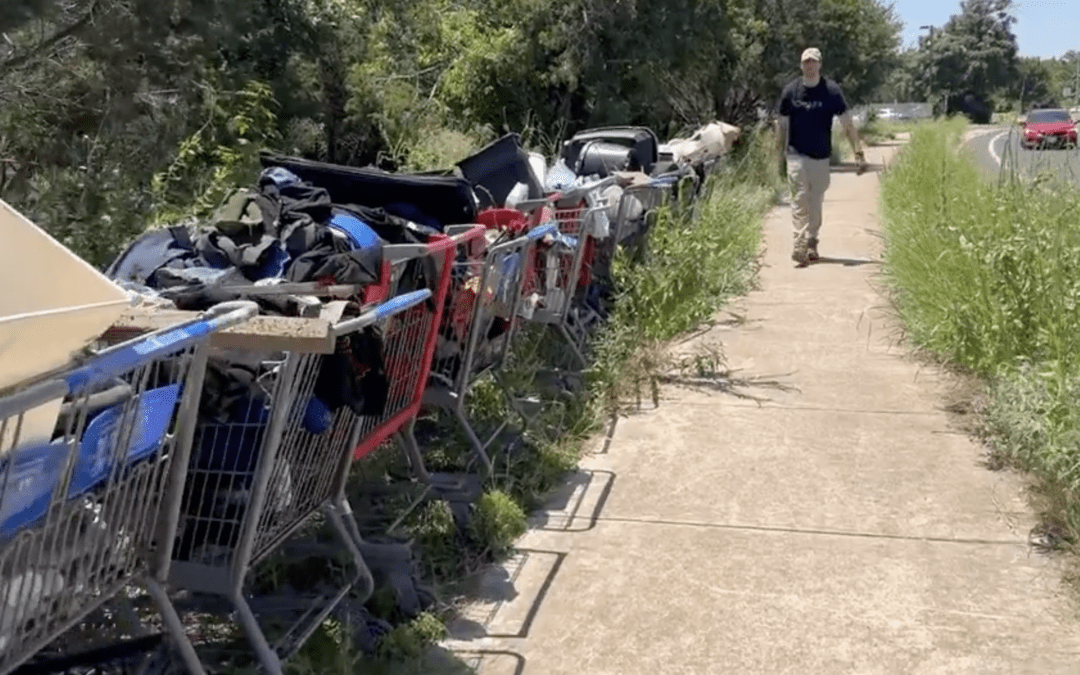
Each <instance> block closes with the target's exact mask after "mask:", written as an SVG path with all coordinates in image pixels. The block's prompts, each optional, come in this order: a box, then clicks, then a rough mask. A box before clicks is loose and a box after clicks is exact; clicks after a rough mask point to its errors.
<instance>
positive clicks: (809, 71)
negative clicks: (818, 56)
mask: <svg viewBox="0 0 1080 675" xmlns="http://www.w3.org/2000/svg"><path fill="white" fill-rule="evenodd" d="M802 72H803V76H804V77H805V78H806V79H808V80H813V79H816V78H817V77H818V75H820V74H821V62H820V61H815V60H814V59H806V60H805V61H803V62H802Z"/></svg>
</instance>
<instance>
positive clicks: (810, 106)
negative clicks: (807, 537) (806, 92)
mask: <svg viewBox="0 0 1080 675" xmlns="http://www.w3.org/2000/svg"><path fill="white" fill-rule="evenodd" d="M791 104H792V105H793V106H795V107H796V108H806V109H807V110H814V109H816V108H820V107H821V106H822V105H823V104H822V102H821V101H800V100H799V99H795V100H794V101H792V102H791Z"/></svg>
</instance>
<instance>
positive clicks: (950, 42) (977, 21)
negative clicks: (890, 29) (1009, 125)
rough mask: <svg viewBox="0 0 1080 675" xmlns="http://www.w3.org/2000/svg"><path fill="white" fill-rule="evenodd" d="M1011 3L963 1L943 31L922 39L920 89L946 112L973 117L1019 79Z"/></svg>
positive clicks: (998, 0)
mask: <svg viewBox="0 0 1080 675" xmlns="http://www.w3.org/2000/svg"><path fill="white" fill-rule="evenodd" d="M1011 9H1012V0H961V3H960V13H959V14H954V15H953V16H952V17H950V19H949V21H948V22H947V23H946V24H945V26H944V28H943V29H941V30H937V31H934V32H933V34H932V35H930V36H925V37H923V38H921V39H920V45H919V57H918V65H917V70H916V72H917V73H918V86H919V87H920V88H921V89H922V91H923V92H925V93H926V94H927V96H928V97H929V98H931V99H932V100H941V101H943V102H944V109H945V110H947V111H951V112H957V111H959V110H960V109H961V108H962V107H964V106H967V107H968V108H969V109H971V110H972V111H973V112H974V110H975V109H976V108H983V107H985V106H986V104H987V103H988V102H990V101H991V100H992V98H993V96H994V95H995V94H997V93H999V92H1000V91H1002V90H1003V89H1005V88H1007V87H1008V86H1010V84H1011V83H1012V82H1013V81H1015V80H1016V78H1017V46H1016V36H1015V35H1014V34H1013V32H1012V25H1013V24H1014V23H1015V22H1016V19H1015V18H1014V17H1013V16H1012V14H1011V13H1010V11H1011Z"/></svg>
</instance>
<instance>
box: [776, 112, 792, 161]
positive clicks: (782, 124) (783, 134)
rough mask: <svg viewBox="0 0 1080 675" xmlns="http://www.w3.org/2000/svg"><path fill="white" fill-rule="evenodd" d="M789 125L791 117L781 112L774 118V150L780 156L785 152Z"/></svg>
mask: <svg viewBox="0 0 1080 675" xmlns="http://www.w3.org/2000/svg"><path fill="white" fill-rule="evenodd" d="M790 127H791V118H790V117H788V116H787V115H783V114H781V115H780V116H779V117H777V118H776V152H777V154H779V155H780V156H781V157H783V156H784V155H786V154H787V146H788V129H790Z"/></svg>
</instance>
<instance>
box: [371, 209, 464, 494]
mask: <svg viewBox="0 0 1080 675" xmlns="http://www.w3.org/2000/svg"><path fill="white" fill-rule="evenodd" d="M445 232H446V234H445V235H439V236H436V237H435V238H434V240H433V241H431V242H430V243H428V244H423V245H421V244H395V245H392V246H387V247H386V248H385V249H384V253H383V257H384V260H386V264H387V265H390V266H391V267H392V269H393V273H392V274H390V275H389V276H388V277H387V278H388V279H389V280H390V281H389V283H390V284H391V286H392V287H391V288H389V290H388V291H387V292H388V293H392V292H394V289H396V288H399V287H411V286H413V285H415V284H416V283H417V282H416V280H415V277H416V275H417V274H420V273H422V274H424V275H426V276H428V277H430V279H431V285H430V288H431V292H432V296H431V300H430V301H428V302H426V303H424V305H422V306H417V307H415V308H413V309H411V310H409V311H408V312H405V313H402V314H401V315H399V316H396V317H394V318H393V319H390V320H387V321H384V322H382V323H381V324H380V325H378V329H379V330H380V331H381V333H382V336H383V344H384V346H385V361H386V372H387V375H388V377H389V379H390V384H389V391H388V392H387V397H386V406H385V408H384V409H383V411H382V412H381V413H379V414H373V415H367V416H364V417H362V418H361V421H360V427H361V429H360V436H359V438H360V440H359V442H358V443H357V445H356V450H355V453H354V457H355V458H356V459H361V458H362V457H365V456H367V455H369V454H370V453H371V452H373V451H374V450H375V449H376V448H378V447H379V446H380V445H381V444H382V443H384V442H385V441H386V440H387V439H388V438H390V437H391V436H393V437H395V438H396V439H397V440H398V442H399V443H400V445H401V446H402V447H403V448H404V450H405V452H406V455H407V456H408V458H409V462H410V464H411V465H412V469H413V472H414V475H415V476H416V477H417V478H418V479H419V480H421V481H422V482H424V483H427V482H428V481H429V476H428V473H427V470H426V469H425V468H424V461H423V457H422V455H421V453H420V446H419V444H418V443H417V441H416V434H415V425H416V416H417V415H418V414H419V412H420V407H421V405H422V404H423V399H424V390H425V389H426V387H427V383H428V376H429V374H430V372H431V364H432V359H433V357H434V354H435V344H436V340H437V338H438V332H439V326H440V325H441V324H442V319H443V314H444V311H445V307H446V304H447V298H448V297H449V292H450V288H451V279H452V277H453V273H454V264H453V263H454V260H456V259H458V258H459V257H461V256H464V255H467V252H468V251H469V250H471V249H472V248H474V247H475V246H478V245H480V243H481V242H482V239H483V236H484V227H483V226H481V225H463V226H450V227H448V228H446V231H445Z"/></svg>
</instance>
